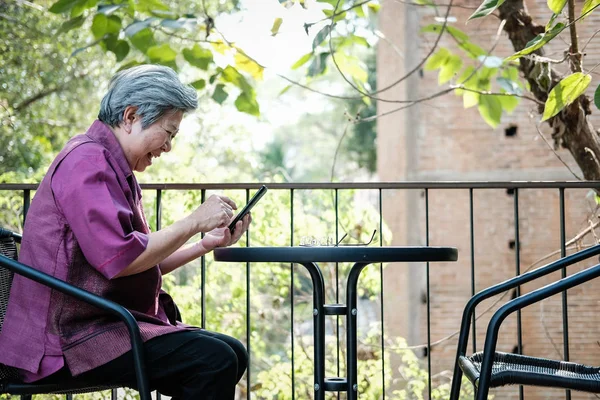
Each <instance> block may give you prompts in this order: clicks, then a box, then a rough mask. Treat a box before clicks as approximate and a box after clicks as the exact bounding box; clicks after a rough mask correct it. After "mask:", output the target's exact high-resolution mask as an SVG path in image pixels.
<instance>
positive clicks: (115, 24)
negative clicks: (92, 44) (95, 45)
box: [92, 14, 121, 39]
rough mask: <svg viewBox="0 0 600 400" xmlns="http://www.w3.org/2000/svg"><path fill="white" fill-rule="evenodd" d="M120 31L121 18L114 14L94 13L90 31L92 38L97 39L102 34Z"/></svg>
mask: <svg viewBox="0 0 600 400" xmlns="http://www.w3.org/2000/svg"><path fill="white" fill-rule="evenodd" d="M120 31H121V18H119V17H117V16H116V15H110V16H108V17H107V16H106V15H104V14H96V15H95V16H94V21H93V22H92V33H93V34H94V38H96V39H99V38H101V37H103V36H104V35H106V34H107V33H108V34H111V33H119V32H120Z"/></svg>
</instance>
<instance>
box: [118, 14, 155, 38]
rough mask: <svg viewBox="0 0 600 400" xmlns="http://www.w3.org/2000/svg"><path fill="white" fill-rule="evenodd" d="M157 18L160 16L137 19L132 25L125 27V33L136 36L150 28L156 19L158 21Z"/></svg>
mask: <svg viewBox="0 0 600 400" xmlns="http://www.w3.org/2000/svg"><path fill="white" fill-rule="evenodd" d="M157 20H158V18H155V17H150V18H146V19H145V20H143V21H135V22H134V23H132V24H131V25H129V26H127V27H126V28H125V35H127V36H134V35H136V34H137V33H138V32H140V31H142V30H144V29H146V28H148V27H149V26H150V25H151V24H152V23H153V22H154V21H157Z"/></svg>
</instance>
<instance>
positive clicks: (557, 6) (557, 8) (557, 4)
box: [547, 0, 567, 14]
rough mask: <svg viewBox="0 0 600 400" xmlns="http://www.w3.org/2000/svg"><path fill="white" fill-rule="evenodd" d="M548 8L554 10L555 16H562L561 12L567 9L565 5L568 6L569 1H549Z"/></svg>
mask: <svg viewBox="0 0 600 400" xmlns="http://www.w3.org/2000/svg"><path fill="white" fill-rule="evenodd" d="M547 3H548V8H549V9H550V10H552V12H553V13H554V14H560V12H561V11H562V10H563V8H565V4H567V0H547Z"/></svg>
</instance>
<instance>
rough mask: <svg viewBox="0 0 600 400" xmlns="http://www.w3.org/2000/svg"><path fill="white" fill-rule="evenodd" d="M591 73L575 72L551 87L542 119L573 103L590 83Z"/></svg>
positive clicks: (550, 116) (552, 115)
mask: <svg viewBox="0 0 600 400" xmlns="http://www.w3.org/2000/svg"><path fill="white" fill-rule="evenodd" d="M591 81H592V77H591V75H588V74H584V73H581V72H575V73H573V74H571V75H569V76H567V77H566V78H564V79H563V80H561V81H560V82H558V84H557V85H556V86H554V87H553V88H552V90H551V91H550V93H549V94H548V100H546V106H545V108H544V114H543V115H542V121H545V120H547V119H548V118H552V117H554V116H555V115H556V114H558V113H559V112H560V111H561V110H562V109H563V108H565V107H566V106H568V105H569V104H571V103H573V102H574V101H575V100H576V99H577V98H578V97H579V96H581V94H583V92H585V89H587V87H588V86H589V85H590V82H591Z"/></svg>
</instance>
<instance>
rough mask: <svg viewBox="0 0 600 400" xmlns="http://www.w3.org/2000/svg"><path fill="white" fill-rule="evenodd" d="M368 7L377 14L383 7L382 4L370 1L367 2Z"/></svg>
mask: <svg viewBox="0 0 600 400" xmlns="http://www.w3.org/2000/svg"><path fill="white" fill-rule="evenodd" d="M367 7H369V10H371V11H372V12H373V13H375V14H377V13H378V12H379V9H380V8H381V4H378V3H373V2H370V3H368V4H367Z"/></svg>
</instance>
